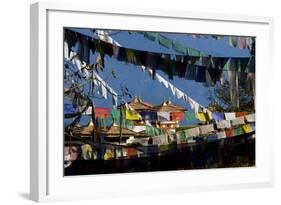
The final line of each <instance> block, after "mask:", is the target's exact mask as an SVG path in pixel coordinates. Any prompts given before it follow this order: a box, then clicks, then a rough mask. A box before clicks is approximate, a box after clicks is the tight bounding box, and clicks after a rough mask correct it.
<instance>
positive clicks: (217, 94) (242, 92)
mask: <svg viewBox="0 0 281 205" xmlns="http://www.w3.org/2000/svg"><path fill="white" fill-rule="evenodd" d="M208 95H209V96H208V99H209V100H210V104H209V105H208V108H209V109H210V110H211V111H217V112H237V111H247V112H254V111H255V105H254V95H253V92H252V90H251V89H249V88H248V86H245V85H244V86H239V104H240V106H239V108H237V107H233V106H232V105H231V100H230V86H229V83H228V82H226V83H224V84H223V85H221V84H216V85H215V86H214V88H213V89H212V90H211V89H209V92H208Z"/></svg>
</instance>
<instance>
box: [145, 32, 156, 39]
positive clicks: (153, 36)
mask: <svg viewBox="0 0 281 205" xmlns="http://www.w3.org/2000/svg"><path fill="white" fill-rule="evenodd" d="M158 35H159V34H158V33H156V32H144V37H146V38H147V39H149V40H151V41H155V40H156V39H157V37H158Z"/></svg>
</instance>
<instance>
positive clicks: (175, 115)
mask: <svg viewBox="0 0 281 205" xmlns="http://www.w3.org/2000/svg"><path fill="white" fill-rule="evenodd" d="M172 119H173V120H174V121H182V120H183V119H184V112H173V113H172Z"/></svg>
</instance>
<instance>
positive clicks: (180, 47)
mask: <svg viewBox="0 0 281 205" xmlns="http://www.w3.org/2000/svg"><path fill="white" fill-rule="evenodd" d="M172 43H173V49H174V50H175V51H177V52H179V53H182V54H186V48H185V46H183V45H182V44H181V43H178V42H176V41H173V42H172Z"/></svg>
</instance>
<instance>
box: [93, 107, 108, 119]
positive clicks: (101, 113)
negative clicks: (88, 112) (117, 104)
mask: <svg viewBox="0 0 281 205" xmlns="http://www.w3.org/2000/svg"><path fill="white" fill-rule="evenodd" d="M95 113H96V117H110V108H104V107H97V108H95Z"/></svg>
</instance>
